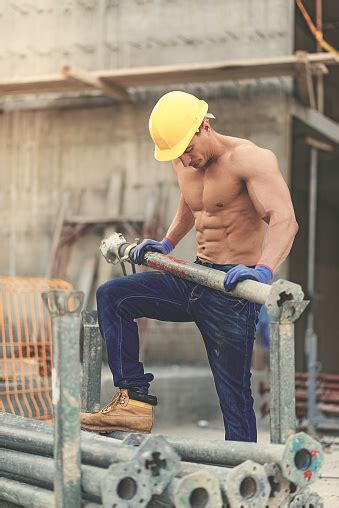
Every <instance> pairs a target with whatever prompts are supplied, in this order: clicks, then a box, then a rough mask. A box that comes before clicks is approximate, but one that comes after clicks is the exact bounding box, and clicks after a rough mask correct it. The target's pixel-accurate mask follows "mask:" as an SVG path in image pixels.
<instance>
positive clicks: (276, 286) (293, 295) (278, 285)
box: [265, 279, 304, 318]
mask: <svg viewBox="0 0 339 508" xmlns="http://www.w3.org/2000/svg"><path fill="white" fill-rule="evenodd" d="M303 299H304V293H303V290H302V288H301V286H300V285H299V284H295V283H294V282H290V281H288V280H284V279H279V280H277V281H276V282H273V284H272V286H271V291H270V293H269V296H268V298H267V300H266V302H265V305H266V307H267V310H268V312H269V313H270V315H271V316H272V317H274V318H279V317H280V313H281V306H282V304H283V303H284V302H286V301H290V300H293V301H294V302H301V301H302V300H303Z"/></svg>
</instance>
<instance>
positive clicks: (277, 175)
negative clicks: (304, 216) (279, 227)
mask: <svg viewBox="0 0 339 508" xmlns="http://www.w3.org/2000/svg"><path fill="white" fill-rule="evenodd" d="M260 152H261V153H258V154H257V156H256V157H255V158H254V160H253V161H252V162H253V165H252V167H251V168H250V169H249V170H248V174H247V177H246V179H245V181H246V186H247V190H248V193H249V196H250V198H251V201H252V203H253V205H254V207H255V209H256V210H257V212H258V213H259V215H260V216H261V217H262V219H264V220H265V221H266V222H268V221H269V219H270V217H271V216H272V214H274V213H275V214H278V215H279V216H281V217H287V216H288V217H291V215H293V217H294V210H293V205H292V200H291V195H290V191H289V189H288V186H287V184H286V182H285V180H284V178H283V176H282V174H281V172H280V169H279V164H278V161H277V158H276V157H275V155H274V154H273V153H272V152H270V151H269V150H260Z"/></svg>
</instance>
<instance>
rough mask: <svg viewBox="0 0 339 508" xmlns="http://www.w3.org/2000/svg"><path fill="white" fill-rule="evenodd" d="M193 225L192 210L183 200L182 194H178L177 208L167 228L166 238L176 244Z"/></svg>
mask: <svg viewBox="0 0 339 508" xmlns="http://www.w3.org/2000/svg"><path fill="white" fill-rule="evenodd" d="M193 226H194V216H193V214H192V211H191V209H190V208H189V206H188V205H187V203H186V201H185V200H184V198H183V195H182V194H180V199H179V205H178V209H177V212H176V214H175V216H174V219H173V220H172V223H171V225H170V227H169V228H168V231H167V233H166V238H168V239H169V240H170V241H171V242H172V243H173V245H177V244H178V243H179V242H180V240H182V238H183V237H184V236H185V235H187V233H188V232H189V231H190V230H191V229H192V227H193Z"/></svg>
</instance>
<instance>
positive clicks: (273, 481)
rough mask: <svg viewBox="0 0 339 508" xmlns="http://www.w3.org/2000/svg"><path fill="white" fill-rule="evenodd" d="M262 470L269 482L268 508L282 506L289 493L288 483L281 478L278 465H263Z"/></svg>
mask: <svg viewBox="0 0 339 508" xmlns="http://www.w3.org/2000/svg"><path fill="white" fill-rule="evenodd" d="M264 470H265V473H266V475H267V479H268V481H269V484H270V487H271V491H270V497H269V499H268V506H269V508H273V507H279V506H282V505H283V501H284V500H286V499H287V497H288V496H289V493H290V482H289V481H288V480H286V478H284V477H283V475H282V472H281V469H280V467H279V466H278V464H264Z"/></svg>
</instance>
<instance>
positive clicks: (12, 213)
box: [0, 90, 289, 276]
mask: <svg viewBox="0 0 339 508" xmlns="http://www.w3.org/2000/svg"><path fill="white" fill-rule="evenodd" d="M287 101H288V98H287V97H286V96H282V95H280V93H279V92H278V91H277V90H274V93H272V94H265V95H263V96H260V95H258V94H256V93H253V95H252V93H249V92H247V94H245V95H244V96H243V97H242V98H241V99H239V98H229V97H227V96H226V97H219V98H218V99H211V100H210V101H209V102H210V109H211V111H214V112H215V114H216V115H217V120H216V122H215V127H216V129H217V130H218V131H220V132H224V133H228V134H230V135H232V136H240V137H247V138H249V139H252V140H253V141H254V142H257V143H258V144H260V145H262V146H266V147H269V148H271V149H272V150H273V151H274V152H275V153H276V154H277V156H278V158H279V160H280V164H281V168H282V171H283V173H284V174H285V175H286V176H287V168H288V150H287V139H288V129H289V124H288V117H287V115H286V103H287ZM152 105H153V104H149V103H143V104H135V105H123V106H116V107H114V106H111V107H106V108H104V107H102V108H94V109H81V110H72V109H68V110H59V111H25V112H12V113H6V114H3V115H1V116H0V140H1V141H0V143H1V144H2V146H1V153H2V154H3V161H4V164H3V166H2V171H1V174H0V189H1V191H0V195H1V200H0V203H1V204H0V207H1V215H2V217H3V220H2V221H1V224H0V238H1V239H2V242H3V244H4V245H9V246H10V249H1V251H0V266H1V268H2V272H3V273H4V274H17V275H31V276H42V275H44V273H45V270H46V266H47V255H48V251H49V248H50V245H51V239H52V233H53V230H54V224H55V221H56V215H57V212H58V209H59V204H60V200H61V196H62V194H63V192H65V191H69V192H70V193H71V195H72V200H71V207H72V209H73V210H72V211H73V213H85V214H86V215H91V214H93V215H100V214H105V210H104V206H103V204H104V198H105V194H106V192H107V184H108V181H109V177H110V175H111V173H112V171H115V170H123V171H124V172H125V174H126V190H125V201H124V213H126V214H132V215H133V214H136V213H142V212H143V211H144V209H145V200H146V199H147V197H148V196H149V189H150V187H151V186H152V185H154V184H155V183H156V182H159V181H164V182H167V183H168V185H170V186H171V192H170V203H169V210H168V217H167V223H169V222H170V219H171V217H173V215H174V213H175V209H176V204H177V199H178V190H177V185H176V181H175V176H174V174H173V171H172V168H171V164H170V163H158V162H157V161H155V159H154V157H153V145H152V142H151V140H150V137H149V133H148V128H147V122H148V116H149V113H150V110H151V108H152ZM136 196H137V199H136ZM70 211H71V210H70ZM185 245H186V246H185ZM192 247H193V248H194V240H193V239H192V237H191V238H190V240H189V246H188V244H187V242H186V244H185V242H183V247H181V246H179V247H178V248H177V252H176V253H177V254H178V255H183V256H184V257H188V258H189V259H190V258H191V259H192V256H193V253H192V251H191V248H192Z"/></svg>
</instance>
